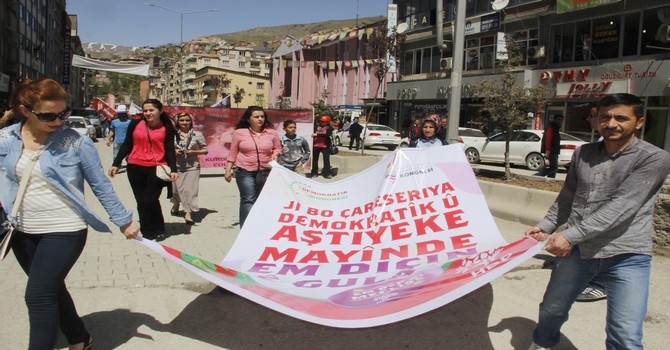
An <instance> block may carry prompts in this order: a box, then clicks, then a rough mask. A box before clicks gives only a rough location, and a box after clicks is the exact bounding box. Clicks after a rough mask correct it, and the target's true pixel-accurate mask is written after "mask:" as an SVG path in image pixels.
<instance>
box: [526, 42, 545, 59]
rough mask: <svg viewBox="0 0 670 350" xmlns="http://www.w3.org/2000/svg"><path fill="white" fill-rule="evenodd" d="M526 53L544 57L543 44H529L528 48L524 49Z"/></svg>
mask: <svg viewBox="0 0 670 350" xmlns="http://www.w3.org/2000/svg"><path fill="white" fill-rule="evenodd" d="M526 54H527V55H528V57H531V58H544V57H545V55H546V54H545V50H544V45H540V46H531V47H529V48H528V50H526Z"/></svg>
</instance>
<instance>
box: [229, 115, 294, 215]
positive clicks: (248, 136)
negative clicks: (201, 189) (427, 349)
mask: <svg viewBox="0 0 670 350" xmlns="http://www.w3.org/2000/svg"><path fill="white" fill-rule="evenodd" d="M281 149H282V147H281V143H280V142H279V136H277V132H276V131H275V129H274V125H272V123H271V122H270V120H269V119H268V116H267V114H266V113H265V111H264V110H263V108H261V107H258V106H251V107H249V108H247V110H246V111H245V112H244V114H243V115H242V118H240V121H238V122H237V125H236V126H235V131H234V132H233V141H232V143H231V145H230V152H229V153H228V164H227V166H226V173H225V175H224V178H225V179H226V181H228V182H230V180H231V179H232V178H233V169H234V173H235V182H236V183H237V188H238V189H239V191H240V227H242V226H243V225H244V221H245V220H246V219H247V216H248V215H249V212H250V211H251V207H253V205H254V203H255V202H256V199H257V198H258V195H259V194H260V193H261V189H262V188H263V185H264V183H265V182H264V181H261V182H259V183H257V181H256V175H257V174H258V173H259V172H261V173H262V174H264V175H267V174H268V173H269V172H270V169H271V166H270V162H271V161H273V160H277V158H279V155H280V154H281ZM266 177H267V176H266Z"/></svg>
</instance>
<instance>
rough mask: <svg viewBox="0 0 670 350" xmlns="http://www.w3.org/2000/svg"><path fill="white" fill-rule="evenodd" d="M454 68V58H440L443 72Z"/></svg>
mask: <svg viewBox="0 0 670 350" xmlns="http://www.w3.org/2000/svg"><path fill="white" fill-rule="evenodd" d="M453 67H454V58H453V57H447V58H440V69H441V70H451V69H452V68H453Z"/></svg>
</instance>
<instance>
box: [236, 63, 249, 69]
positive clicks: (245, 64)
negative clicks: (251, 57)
mask: <svg viewBox="0 0 670 350" xmlns="http://www.w3.org/2000/svg"><path fill="white" fill-rule="evenodd" d="M237 65H238V67H240V68H244V67H246V66H247V63H246V62H237Z"/></svg>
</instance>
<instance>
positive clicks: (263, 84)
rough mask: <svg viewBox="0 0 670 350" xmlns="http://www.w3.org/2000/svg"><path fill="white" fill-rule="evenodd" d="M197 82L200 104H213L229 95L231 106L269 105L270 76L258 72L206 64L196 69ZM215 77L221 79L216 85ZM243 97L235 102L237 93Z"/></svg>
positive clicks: (197, 94)
mask: <svg viewBox="0 0 670 350" xmlns="http://www.w3.org/2000/svg"><path fill="white" fill-rule="evenodd" d="M196 76H197V77H196V79H195V84H196V85H197V86H198V89H197V90H196V96H197V98H196V99H197V101H199V105H200V106H205V107H207V106H211V105H212V104H214V103H216V102H217V101H219V100H221V99H223V98H224V95H229V97H228V98H229V99H230V101H229V103H230V106H231V107H235V108H238V107H239V108H246V107H249V106H261V107H266V108H267V107H268V94H269V91H270V78H268V77H264V76H261V75H257V74H249V73H245V72H240V71H235V70H230V69H224V68H218V67H214V66H205V67H203V68H201V69H199V70H197V71H196ZM215 79H216V80H218V81H220V82H219V83H218V85H219V86H216V85H217V84H216V83H215ZM236 93H237V94H238V95H239V96H240V97H241V101H240V102H239V103H236V102H235V97H234V96H235V94H236Z"/></svg>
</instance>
